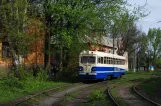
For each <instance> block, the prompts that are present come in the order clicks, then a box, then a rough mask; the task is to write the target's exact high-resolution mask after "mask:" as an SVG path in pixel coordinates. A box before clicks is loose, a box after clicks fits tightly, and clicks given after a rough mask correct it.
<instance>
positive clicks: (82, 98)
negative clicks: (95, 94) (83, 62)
mask: <svg viewBox="0 0 161 106" xmlns="http://www.w3.org/2000/svg"><path fill="white" fill-rule="evenodd" d="M102 88H104V89H105V88H107V82H103V83H100V84H97V85H94V86H90V87H86V88H84V89H80V90H79V91H77V92H73V93H71V94H69V95H66V97H64V98H63V99H61V100H60V101H58V102H57V103H55V104H53V106H86V105H87V104H86V101H87V97H88V95H89V94H90V93H91V92H92V91H94V90H100V89H102Z"/></svg>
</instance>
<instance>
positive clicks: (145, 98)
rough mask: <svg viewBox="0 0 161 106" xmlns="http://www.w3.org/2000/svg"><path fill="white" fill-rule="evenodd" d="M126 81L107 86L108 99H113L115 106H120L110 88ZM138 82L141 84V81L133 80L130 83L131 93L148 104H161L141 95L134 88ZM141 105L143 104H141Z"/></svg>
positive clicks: (152, 105)
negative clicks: (131, 83) (132, 82)
mask: <svg viewBox="0 0 161 106" xmlns="http://www.w3.org/2000/svg"><path fill="white" fill-rule="evenodd" d="M126 82H128V81H124V82H119V83H115V84H113V85H110V86H109V87H108V89H107V91H108V92H107V93H108V95H109V97H110V99H111V100H112V101H113V103H114V104H115V106H121V103H120V102H119V101H118V100H117V99H116V98H115V97H114V96H113V95H112V93H111V89H112V88H114V87H117V86H120V85H121V84H122V83H126ZM138 84H141V83H138V82H135V83H134V84H133V85H132V92H130V93H131V94H132V95H138V96H139V97H141V98H140V100H141V99H142V100H144V101H145V102H148V103H149V104H150V106H161V104H159V103H157V102H155V101H153V100H151V99H149V98H147V97H146V96H144V95H142V94H141V93H140V92H139V91H138V90H137V89H136V87H137V85H138ZM129 89H131V87H130V88H129ZM130 99H131V98H130ZM135 105H136V104H134V105H133V106H135ZM130 106H132V105H130ZM142 106H144V105H142ZM148 106H149V105H148Z"/></svg>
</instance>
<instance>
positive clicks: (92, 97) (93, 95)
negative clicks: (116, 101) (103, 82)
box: [87, 90, 105, 102]
mask: <svg viewBox="0 0 161 106" xmlns="http://www.w3.org/2000/svg"><path fill="white" fill-rule="evenodd" d="M103 99H105V95H104V94H103V93H102V92H101V91H99V90H96V91H95V92H93V93H91V94H90V95H89V97H88V98H87V102H93V101H101V100H103Z"/></svg>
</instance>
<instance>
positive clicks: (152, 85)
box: [137, 77, 161, 97]
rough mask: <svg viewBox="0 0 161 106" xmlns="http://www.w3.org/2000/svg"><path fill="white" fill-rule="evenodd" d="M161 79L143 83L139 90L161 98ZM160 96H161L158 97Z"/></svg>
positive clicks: (152, 79)
mask: <svg viewBox="0 0 161 106" xmlns="http://www.w3.org/2000/svg"><path fill="white" fill-rule="evenodd" d="M160 83H161V78H160V77H158V78H151V79H149V80H148V81H146V83H141V84H140V85H139V86H137V88H138V89H139V90H140V91H142V92H144V93H145V94H146V95H149V96H151V97H156V96H159V95H160V96H161V91H160V89H161V85H160ZM158 94H159V95H158Z"/></svg>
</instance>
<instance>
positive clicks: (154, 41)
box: [147, 28, 161, 65]
mask: <svg viewBox="0 0 161 106" xmlns="http://www.w3.org/2000/svg"><path fill="white" fill-rule="evenodd" d="M160 37H161V30H160V28H158V29H156V28H153V29H149V31H148V36H147V38H148V46H147V47H148V50H147V52H148V54H149V59H150V60H149V62H150V63H149V64H150V65H155V60H156V59H157V58H158V57H159V56H160V52H161V44H160V42H161V38H160Z"/></svg>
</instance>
